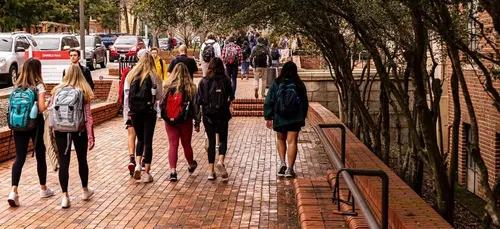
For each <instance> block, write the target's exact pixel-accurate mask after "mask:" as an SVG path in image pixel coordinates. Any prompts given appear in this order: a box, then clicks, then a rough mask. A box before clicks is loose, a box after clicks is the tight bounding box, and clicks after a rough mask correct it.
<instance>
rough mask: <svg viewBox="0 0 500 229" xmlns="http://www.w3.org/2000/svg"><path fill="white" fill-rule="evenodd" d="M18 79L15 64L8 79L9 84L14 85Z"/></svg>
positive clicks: (11, 67)
mask: <svg viewBox="0 0 500 229" xmlns="http://www.w3.org/2000/svg"><path fill="white" fill-rule="evenodd" d="M16 80H17V67H16V66H15V65H12V66H10V69H9V78H8V79H7V84H8V85H9V86H13V85H14V82H16Z"/></svg>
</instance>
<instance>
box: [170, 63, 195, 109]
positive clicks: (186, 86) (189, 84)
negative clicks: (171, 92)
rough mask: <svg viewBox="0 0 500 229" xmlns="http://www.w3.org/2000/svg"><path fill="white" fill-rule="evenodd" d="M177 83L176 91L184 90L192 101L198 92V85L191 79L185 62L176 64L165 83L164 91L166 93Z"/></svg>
mask: <svg viewBox="0 0 500 229" xmlns="http://www.w3.org/2000/svg"><path fill="white" fill-rule="evenodd" d="M175 84H177V87H176V93H177V92H182V93H184V94H185V95H186V96H187V97H188V98H189V101H192V100H193V99H194V97H195V96H196V94H197V90H196V85H195V84H194V83H193V80H192V79H191V74H189V70H188V68H187V67H186V65H185V64H184V63H178V64H176V65H175V67H174V70H173V71H172V73H171V74H170V76H169V77H168V79H167V81H166V82H165V83H164V84H163V92H164V94H166V93H167V92H168V89H169V88H170V87H171V86H172V85H175Z"/></svg>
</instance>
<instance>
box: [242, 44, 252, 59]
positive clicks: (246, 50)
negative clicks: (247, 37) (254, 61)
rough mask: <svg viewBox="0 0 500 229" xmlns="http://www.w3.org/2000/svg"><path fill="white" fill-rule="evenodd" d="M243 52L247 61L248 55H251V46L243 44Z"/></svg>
mask: <svg viewBox="0 0 500 229" xmlns="http://www.w3.org/2000/svg"><path fill="white" fill-rule="evenodd" d="M241 51H242V54H243V61H246V60H247V59H248V57H250V53H251V51H250V48H249V47H248V46H245V45H243V47H242V48H241Z"/></svg>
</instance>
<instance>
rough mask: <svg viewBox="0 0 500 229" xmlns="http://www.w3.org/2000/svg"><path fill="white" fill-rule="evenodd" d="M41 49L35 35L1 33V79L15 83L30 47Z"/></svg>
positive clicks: (7, 82)
mask: <svg viewBox="0 0 500 229" xmlns="http://www.w3.org/2000/svg"><path fill="white" fill-rule="evenodd" d="M30 47H31V48H32V50H34V51H36V50H39V49H38V46H37V43H36V41H35V39H33V37H32V36H31V35H30V34H28V33H24V32H21V33H19V32H14V33H0V81H2V82H3V83H6V84H8V85H9V86H11V85H13V83H14V82H16V79H17V75H18V73H19V70H21V69H22V67H23V65H24V62H25V59H26V58H25V56H24V52H25V51H26V50H28V49H29V48H30Z"/></svg>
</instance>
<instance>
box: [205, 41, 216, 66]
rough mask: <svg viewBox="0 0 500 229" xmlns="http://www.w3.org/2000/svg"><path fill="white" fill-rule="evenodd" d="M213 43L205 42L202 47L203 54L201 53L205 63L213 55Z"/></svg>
mask: <svg viewBox="0 0 500 229" xmlns="http://www.w3.org/2000/svg"><path fill="white" fill-rule="evenodd" d="M214 44H215V43H205V47H204V48H203V54H202V57H203V61H204V62H205V63H208V62H210V61H211V60H212V59H213V58H214V57H215V49H214Z"/></svg>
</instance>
